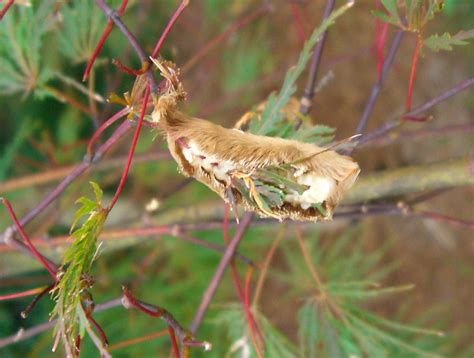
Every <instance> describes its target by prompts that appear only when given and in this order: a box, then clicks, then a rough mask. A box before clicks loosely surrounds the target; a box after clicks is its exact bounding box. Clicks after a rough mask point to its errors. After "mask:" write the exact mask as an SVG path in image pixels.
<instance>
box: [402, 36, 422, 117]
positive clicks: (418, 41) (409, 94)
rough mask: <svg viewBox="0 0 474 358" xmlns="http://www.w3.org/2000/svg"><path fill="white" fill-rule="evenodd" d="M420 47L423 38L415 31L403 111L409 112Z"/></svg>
mask: <svg viewBox="0 0 474 358" xmlns="http://www.w3.org/2000/svg"><path fill="white" fill-rule="evenodd" d="M422 47H423V39H422V37H421V34H419V33H417V36H416V46H415V51H414V52H413V58H412V60H411V69H410V79H409V80H408V89H407V98H406V101H405V112H409V111H410V109H411V98H412V94H413V85H414V83H415V73H416V67H417V64H418V59H419V58H420V51H421V48H422Z"/></svg>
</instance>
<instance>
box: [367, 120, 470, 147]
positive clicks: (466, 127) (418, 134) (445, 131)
mask: <svg viewBox="0 0 474 358" xmlns="http://www.w3.org/2000/svg"><path fill="white" fill-rule="evenodd" d="M473 131H474V123H461V124H453V125H448V126H445V127H438V128H423V129H419V130H411V131H399V132H397V133H394V134H393V135H390V134H389V133H385V134H384V135H382V136H380V137H378V138H376V139H374V140H372V141H371V142H365V143H364V144H362V145H361V146H360V147H363V146H367V145H387V144H390V143H392V142H395V141H397V142H399V141H404V140H416V139H420V138H426V137H430V138H436V137H441V136H446V135H449V134H455V133H459V134H461V135H469V134H470V133H471V132H473Z"/></svg>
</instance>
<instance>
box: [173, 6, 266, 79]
mask: <svg viewBox="0 0 474 358" xmlns="http://www.w3.org/2000/svg"><path fill="white" fill-rule="evenodd" d="M268 9H269V8H268V5H267V4H265V3H264V4H262V5H261V6H259V7H258V8H257V9H255V11H253V12H252V13H250V14H248V15H246V16H244V17H242V18H240V19H238V20H237V21H236V22H235V23H233V24H232V25H231V26H229V27H228V28H227V29H226V30H225V31H224V32H222V33H220V34H219V35H217V36H216V37H214V38H213V39H211V40H210V41H209V42H208V43H206V44H205V45H204V46H203V47H201V48H200V49H199V51H197V52H196V54H195V55H194V56H193V57H191V58H190V59H189V60H188V61H187V62H186V63H185V64H184V65H183V66H182V67H181V73H182V74H184V73H186V72H188V71H189V70H190V69H191V68H192V67H193V66H194V65H195V64H196V63H197V62H199V61H200V60H201V59H202V58H203V57H204V56H206V55H207V53H208V52H209V51H210V50H211V49H212V48H213V47H214V46H216V45H218V44H219V43H221V42H222V41H224V40H226V39H227V38H229V37H230V36H231V35H232V34H233V33H234V32H236V31H238V30H240V29H241V28H243V27H244V26H246V25H248V24H249V23H251V22H252V21H253V20H255V19H256V18H258V17H259V16H260V15H262V14H264V13H266V12H268Z"/></svg>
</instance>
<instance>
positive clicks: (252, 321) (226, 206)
mask: <svg viewBox="0 0 474 358" xmlns="http://www.w3.org/2000/svg"><path fill="white" fill-rule="evenodd" d="M229 211H230V205H229V204H227V203H225V204H224V218H223V224H222V231H223V234H224V242H225V243H226V245H227V244H228V242H229V232H228V229H229ZM230 267H231V270H232V279H233V281H234V286H235V289H236V290H237V295H238V297H239V300H240V302H241V303H242V306H243V308H244V311H245V316H246V321H247V325H248V327H249V332H250V334H251V336H252V343H254V346H255V351H257V352H259V348H258V346H257V342H256V340H255V333H254V332H255V331H257V333H258V335H259V339H260V341H261V342H263V339H262V336H261V333H260V330H259V329H258V327H257V322H256V321H255V318H254V316H253V315H252V311H251V310H250V306H249V305H248V302H246V301H245V296H244V292H243V290H242V286H241V284H240V280H239V273H238V271H237V265H236V263H235V259H232V261H231V262H230ZM250 268H252V266H250ZM252 269H253V268H252ZM259 357H260V355H259Z"/></svg>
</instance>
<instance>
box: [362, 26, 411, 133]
mask: <svg viewBox="0 0 474 358" xmlns="http://www.w3.org/2000/svg"><path fill="white" fill-rule="evenodd" d="M402 37H403V31H398V32H397V33H396V34H395V36H394V38H393V40H392V44H391V46H390V50H389V51H388V54H387V57H386V59H385V61H384V63H383V67H382V73H381V75H380V76H379V78H378V80H377V82H376V83H375V84H374V86H373V87H372V91H371V92H370V95H369V99H368V100H367V103H366V105H365V107H364V111H363V112H362V115H361V117H360V118H359V122H358V123H357V128H356V130H355V134H362V133H363V132H364V130H365V127H366V126H367V122H368V120H369V117H370V115H371V114H372V111H373V110H374V107H375V103H376V102H377V98H378V96H379V94H380V91H381V90H382V86H383V82H384V80H385V78H386V77H387V74H388V70H389V69H390V67H391V65H392V63H393V60H394V59H395V55H396V53H397V51H398V48H399V46H400V42H401V40H402Z"/></svg>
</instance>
